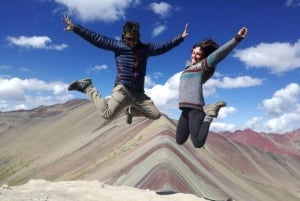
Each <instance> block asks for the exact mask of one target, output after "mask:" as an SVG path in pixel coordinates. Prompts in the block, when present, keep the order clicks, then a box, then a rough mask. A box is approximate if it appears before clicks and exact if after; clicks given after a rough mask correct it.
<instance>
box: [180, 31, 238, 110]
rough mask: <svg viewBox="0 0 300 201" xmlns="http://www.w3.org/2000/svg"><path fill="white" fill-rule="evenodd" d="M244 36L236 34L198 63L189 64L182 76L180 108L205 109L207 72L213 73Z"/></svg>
mask: <svg viewBox="0 0 300 201" xmlns="http://www.w3.org/2000/svg"><path fill="white" fill-rule="evenodd" d="M242 39H243V38H242V37H240V36H239V35H236V36H235V37H234V38H233V39H231V40H230V41H228V42H227V43H225V44H224V45H222V46H221V47H220V48H218V49H217V50H215V51H214V52H212V53H211V54H210V55H208V57H206V58H204V59H202V60H201V61H199V62H197V63H196V64H193V65H189V66H187V67H186V68H185V69H184V71H183V72H182V74H181V76H180V83H179V108H180V109H182V108H193V109H199V110H203V106H204V105H205V101H204V97H203V84H204V83H205V81H206V80H205V76H207V75H206V74H209V73H211V71H212V70H214V68H216V65H217V64H218V63H219V62H220V61H222V60H223V59H224V58H225V57H226V56H227V55H228V54H229V53H230V52H231V50H232V49H233V48H234V47H235V46H237V45H238V44H239V42H240V41H241V40H242Z"/></svg>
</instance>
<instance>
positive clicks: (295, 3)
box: [285, 0, 300, 7]
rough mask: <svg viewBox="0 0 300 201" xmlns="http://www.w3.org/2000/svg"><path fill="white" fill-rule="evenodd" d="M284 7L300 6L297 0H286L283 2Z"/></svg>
mask: <svg viewBox="0 0 300 201" xmlns="http://www.w3.org/2000/svg"><path fill="white" fill-rule="evenodd" d="M285 6H286V7H297V6H300V1H299V0H286V2H285Z"/></svg>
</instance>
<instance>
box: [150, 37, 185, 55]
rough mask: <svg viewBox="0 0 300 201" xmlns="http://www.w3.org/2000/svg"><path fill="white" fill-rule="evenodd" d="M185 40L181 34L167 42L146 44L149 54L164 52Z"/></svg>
mask: <svg viewBox="0 0 300 201" xmlns="http://www.w3.org/2000/svg"><path fill="white" fill-rule="evenodd" d="M181 42H183V38H182V37H181V35H178V36H176V37H175V38H173V39H171V40H169V41H167V42H165V43H148V44H146V46H147V49H148V54H149V56H156V55H160V54H164V53H166V52H168V51H169V50H171V49H173V48H174V47H176V46H178V45H179V44H180V43H181Z"/></svg>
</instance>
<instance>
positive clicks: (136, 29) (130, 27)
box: [122, 22, 140, 38]
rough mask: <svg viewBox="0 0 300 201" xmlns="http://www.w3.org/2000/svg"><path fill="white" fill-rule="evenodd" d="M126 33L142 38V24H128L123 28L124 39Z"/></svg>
mask: <svg viewBox="0 0 300 201" xmlns="http://www.w3.org/2000/svg"><path fill="white" fill-rule="evenodd" d="M125 32H129V33H134V34H137V36H138V37H139V36H140V24H139V23H138V22H126V23H125V24H124V26H123V34H122V38H123V37H124V34H125Z"/></svg>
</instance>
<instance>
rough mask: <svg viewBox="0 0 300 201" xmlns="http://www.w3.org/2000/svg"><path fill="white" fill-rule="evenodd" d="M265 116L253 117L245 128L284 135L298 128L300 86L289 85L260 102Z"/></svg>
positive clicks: (299, 118)
mask: <svg viewBox="0 0 300 201" xmlns="http://www.w3.org/2000/svg"><path fill="white" fill-rule="evenodd" d="M262 109H264V110H265V112H266V115H263V116H260V117H253V118H252V119H250V120H249V121H248V122H247V123H246V127H248V128H251V129H254V130H256V131H261V132H268V133H270V132H274V133H285V132H288V131H291V130H295V129H297V128H299V122H300V86H299V84H296V83H290V84H289V85H287V86H286V87H285V88H283V89H280V90H278V91H276V92H275V93H274V95H273V97H272V98H270V99H265V100H263V101H262Z"/></svg>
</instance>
